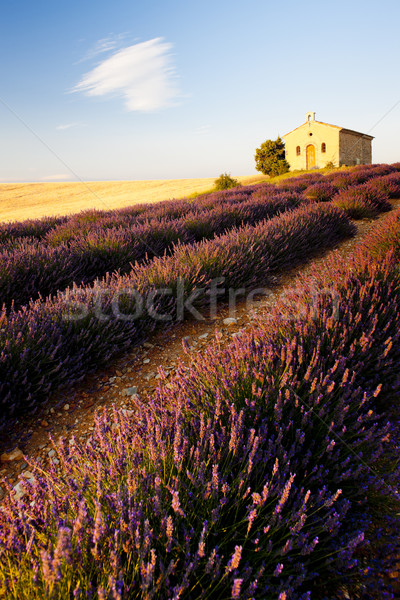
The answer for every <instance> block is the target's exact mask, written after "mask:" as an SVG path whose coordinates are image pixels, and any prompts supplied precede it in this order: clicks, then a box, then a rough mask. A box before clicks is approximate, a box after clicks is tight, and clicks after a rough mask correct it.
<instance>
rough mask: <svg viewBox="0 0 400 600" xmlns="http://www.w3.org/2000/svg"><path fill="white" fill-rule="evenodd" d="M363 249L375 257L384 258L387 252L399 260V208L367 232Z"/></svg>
mask: <svg viewBox="0 0 400 600" xmlns="http://www.w3.org/2000/svg"><path fill="white" fill-rule="evenodd" d="M362 248H363V251H364V252H366V253H368V254H370V255H371V256H373V257H374V258H375V259H382V258H384V257H385V256H386V255H387V254H388V253H389V252H391V253H392V256H393V259H394V260H396V261H399V260H400V210H396V211H393V212H392V213H391V214H390V215H389V216H388V217H387V218H386V219H385V220H384V221H383V222H382V223H379V224H378V225H377V226H376V227H374V229H373V230H372V231H371V232H370V233H369V234H368V236H367V237H366V238H365V240H364V243H363V246H362Z"/></svg>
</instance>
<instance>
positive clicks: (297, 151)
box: [296, 146, 300, 156]
mask: <svg viewBox="0 0 400 600" xmlns="http://www.w3.org/2000/svg"><path fill="white" fill-rule="evenodd" d="M296 156H300V146H296Z"/></svg>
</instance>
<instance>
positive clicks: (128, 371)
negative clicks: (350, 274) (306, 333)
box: [0, 199, 400, 498]
mask: <svg viewBox="0 0 400 600" xmlns="http://www.w3.org/2000/svg"><path fill="white" fill-rule="evenodd" d="M392 203H393V208H397V207H400V199H399V200H394V201H393V202H392ZM386 217H387V214H385V215H382V216H381V217H379V218H378V219H376V220H364V221H358V222H356V226H357V234H356V236H355V237H354V238H352V239H350V240H346V241H344V242H342V243H340V244H338V245H337V246H336V247H335V248H333V249H332V250H330V251H328V252H325V253H324V254H323V255H320V256H318V257H314V258H313V259H312V260H311V261H310V262H309V263H308V264H306V265H305V266H302V267H300V268H296V269H293V270H292V271H291V272H289V273H286V274H284V275H281V276H279V277H276V278H275V280H274V283H273V286H272V287H271V283H270V281H269V282H268V289H269V290H270V292H269V294H268V295H267V296H259V297H256V298H254V299H253V300H252V301H238V302H237V305H236V310H235V312H234V314H232V311H229V308H228V306H227V305H226V304H225V305H222V304H221V306H220V309H219V310H218V311H217V313H216V315H215V317H213V318H210V317H206V318H205V320H204V321H196V320H194V319H193V320H191V321H186V322H184V323H180V324H177V325H175V326H174V327H173V328H172V329H170V330H169V331H162V332H159V333H157V334H155V335H153V336H152V338H151V339H149V340H148V342H146V343H145V344H143V345H142V346H141V347H137V348H135V349H133V350H132V351H131V352H130V353H128V354H126V355H124V356H123V357H120V358H119V359H117V360H115V361H114V363H113V364H112V365H111V366H109V367H108V368H106V369H103V370H101V371H99V372H97V373H95V374H93V375H90V376H88V377H86V378H85V380H84V381H83V382H82V383H81V384H79V385H76V386H74V387H71V388H69V389H66V390H63V391H62V392H59V393H57V394H54V396H53V397H52V398H51V399H50V400H49V402H48V403H47V404H46V408H45V409H42V412H41V414H40V415H36V416H35V417H30V418H24V419H21V421H20V422H19V423H18V424H17V425H16V427H15V428H14V431H12V432H9V434H8V435H6V436H3V437H4V439H3V443H2V445H1V447H0V452H3V453H5V454H9V453H10V452H11V451H12V450H16V449H17V450H20V451H21V452H22V454H23V455H24V456H26V457H27V459H28V460H29V459H30V458H35V459H36V460H38V461H39V462H40V463H41V464H42V465H43V466H46V464H47V463H48V461H50V460H54V459H53V458H52V457H53V454H54V451H53V450H52V444H51V442H50V439H49V434H51V436H52V437H53V438H54V439H55V440H57V438H59V437H65V438H71V437H72V435H74V436H75V437H76V439H77V440H78V441H82V442H84V441H85V440H86V439H87V438H88V437H89V436H90V435H91V432H92V431H93V417H94V413H95V411H96V410H98V409H100V408H102V407H111V405H112V404H116V405H118V406H119V407H121V408H124V409H127V410H132V409H134V408H135V393H137V394H138V395H139V396H140V397H141V398H145V397H146V396H147V395H148V394H151V393H152V392H153V391H154V390H155V389H156V387H157V385H158V384H159V379H160V374H159V372H158V371H159V369H160V368H161V369H162V370H163V371H164V372H165V374H166V378H167V381H166V385H167V386H168V378H169V377H172V376H173V374H174V372H175V370H176V367H177V365H178V361H179V360H183V361H184V362H185V363H188V362H190V354H185V353H184V352H183V347H182V341H183V340H184V339H185V341H186V344H187V345H189V346H190V348H191V350H192V351H193V352H202V351H203V350H204V349H205V348H206V347H207V346H208V345H209V344H210V342H211V340H212V339H213V338H214V337H215V336H216V335H218V336H219V338H220V345H221V346H226V345H228V344H229V343H230V341H231V340H232V337H233V336H235V335H237V334H239V333H240V332H241V331H244V330H246V329H249V328H251V327H253V326H254V325H255V323H256V322H257V319H259V318H260V319H262V318H263V316H264V317H265V316H266V315H267V314H268V311H269V309H270V306H271V304H273V303H274V302H276V299H277V298H278V296H280V295H281V294H284V293H285V291H286V290H288V289H289V288H290V287H291V286H293V284H294V282H295V280H296V278H297V276H298V275H299V274H300V273H301V274H304V275H306V274H307V273H308V272H309V271H310V269H311V268H312V265H315V264H317V263H318V262H321V261H322V260H324V259H325V258H326V257H327V256H328V255H329V254H336V255H337V256H346V255H349V254H351V253H352V252H353V250H354V249H355V248H356V247H357V246H358V245H359V244H360V243H361V242H362V240H363V239H364V237H365V236H366V235H367V234H368V232H369V231H370V230H371V228H372V227H374V226H375V225H376V223H378V222H379V221H381V220H383V219H385V218H386ZM227 318H230V322H229V321H226V319H227ZM232 319H233V320H232ZM135 388H137V389H136V390H135ZM19 456H20V458H19V459H14V460H11V461H8V462H4V458H6V457H5V456H4V454H2V459H3V460H2V461H1V462H0V480H1V479H3V478H4V477H6V478H7V479H8V481H9V483H11V484H12V485H13V486H16V485H17V484H18V481H19V476H20V475H21V474H22V475H23V476H26V477H29V476H30V471H29V464H28V463H27V462H26V461H25V459H24V458H22V456H21V453H19ZM18 489H20V488H18ZM3 494H4V492H3V490H2V488H1V487H0V498H1V497H2V496H3Z"/></svg>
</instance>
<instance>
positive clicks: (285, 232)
mask: <svg viewBox="0 0 400 600" xmlns="http://www.w3.org/2000/svg"><path fill="white" fill-rule="evenodd" d="M393 198H400V164H397V163H396V164H395V165H367V166H360V167H354V168H351V169H346V170H337V171H336V170H334V171H332V172H330V173H328V174H327V175H322V174H320V173H308V174H304V175H301V176H299V177H295V178H291V179H287V180H284V181H282V182H281V183H280V184H278V185H272V184H267V183H262V184H259V185H253V186H240V187H237V188H233V189H232V190H228V191H225V192H215V193H212V194H206V195H203V196H199V197H198V198H196V199H188V200H179V201H178V200H177V201H170V202H160V203H155V204H151V205H142V206H133V207H131V208H125V209H121V210H115V211H108V212H101V211H88V212H83V213H79V214H77V215H72V216H68V217H57V218H47V219H42V220H38V221H27V222H25V223H24V222H22V223H10V224H5V225H2V226H0V253H1V254H0V290H1V302H2V305H3V307H2V313H1V317H0V319H1V327H0V345H1V355H0V407H1V408H0V430H3V431H5V430H6V429H7V428H10V427H12V426H13V423H15V422H16V420H17V419H18V417H19V416H21V415H33V416H35V415H38V414H40V411H41V409H42V407H43V406H45V405H46V402H47V401H48V400H49V398H50V396H51V394H52V393H53V392H55V391H56V390H59V389H63V388H66V387H68V386H71V385H73V384H75V383H77V382H79V381H80V380H81V379H82V378H83V377H84V376H85V375H87V374H88V373H95V372H96V370H98V369H99V367H100V366H101V365H106V364H109V363H110V361H112V360H113V358H114V357H116V356H119V355H120V354H121V353H123V352H125V351H127V350H128V349H129V348H132V347H134V346H136V345H138V344H140V343H142V342H143V341H145V340H147V339H150V336H151V335H152V333H153V332H155V331H157V330H160V329H162V328H171V330H172V329H173V327H174V325H175V324H176V323H177V322H178V321H180V320H183V319H193V318H196V314H201V312H202V311H209V310H210V306H211V305H212V303H213V302H216V301H217V296H218V302H227V301H228V300H229V298H230V294H231V292H232V291H233V292H235V293H236V291H237V290H239V289H240V290H242V291H243V293H246V292H248V291H251V290H254V289H256V288H260V287H262V286H266V285H272V281H273V277H274V276H275V275H276V274H282V273H285V272H286V271H288V270H289V269H292V268H293V267H299V266H301V265H304V264H305V263H306V262H309V261H310V260H311V259H312V258H313V257H315V256H316V255H321V253H322V252H325V251H327V250H329V249H331V248H333V247H335V246H337V245H338V244H339V243H340V242H341V241H343V240H346V239H350V238H351V237H352V236H354V235H355V232H356V227H355V224H354V220H356V219H366V218H368V219H372V218H375V217H377V216H378V215H379V214H382V213H384V212H389V211H391V209H392V205H391V199H393ZM399 247H400V213H399V211H392V212H391V213H390V214H388V216H387V217H386V218H385V219H384V220H383V221H382V222H381V223H380V225H379V226H377V227H376V228H373V229H372V232H371V233H370V234H369V236H368V237H367V239H366V240H365V242H364V243H363V245H362V246H361V247H360V248H359V249H358V250H357V252H355V253H354V254H353V255H352V257H351V258H350V259H346V260H341V261H338V260H336V259H327V260H326V261H325V262H323V263H321V264H319V266H318V267H315V268H314V270H313V272H312V274H311V275H309V276H307V277H305V278H303V279H302V280H301V281H300V283H299V286H298V287H297V288H296V289H297V292H296V295H295V296H294V297H293V299H292V301H293V302H292V305H296V307H297V310H296V317H295V318H294V317H291V318H288V305H287V304H285V302H284V301H283V300H282V301H278V302H277V303H276V304H275V305H274V306H273V307H272V308H271V318H270V319H268V321H266V322H265V323H263V324H259V325H258V326H257V328H254V329H253V330H251V331H249V332H248V333H245V334H242V335H241V336H238V337H237V338H236V339H235V341H234V342H233V343H232V344H231V345H230V346H229V347H226V348H222V349H221V348H220V347H219V346H218V344H217V343H215V344H211V345H210V347H209V348H208V350H207V352H206V353H204V354H203V355H201V354H196V355H194V354H193V356H192V357H191V366H190V367H189V368H187V367H184V366H183V365H182V366H181V368H180V370H179V372H178V374H177V376H176V377H174V378H173V379H170V380H169V385H168V387H167V386H166V385H163V384H161V385H160V386H159V388H158V390H157V392H156V393H155V394H154V395H153V397H152V398H151V399H150V401H149V402H142V403H140V404H139V406H138V409H137V411H136V413H135V414H134V415H129V416H128V415H127V413H126V411H122V410H120V409H119V408H118V407H115V408H114V411H113V414H112V415H110V414H108V413H107V412H104V414H98V415H97V417H96V427H95V431H94V432H93V435H92V436H91V438H90V439H89V441H88V442H87V443H86V444H81V443H78V442H77V441H76V440H72V442H71V441H70V442H69V443H68V442H67V441H64V442H60V443H59V444H58V446H57V464H56V463H54V464H53V466H51V467H50V468H49V470H48V471H43V469H42V468H41V467H40V466H39V464H36V465H32V467H31V470H32V472H33V473H34V479H32V481H31V482H27V483H25V486H26V491H27V493H26V494H25V495H23V496H22V497H17V496H16V495H15V494H14V491H13V489H12V487H11V486H8V492H9V493H8V496H7V498H6V499H5V500H4V501H3V503H2V505H1V506H0V539H1V546H0V596H1V597H4V598H7V599H8V598H10V599H15V600H19V599H29V600H31V599H32V600H36V599H37V600H39V599H42V598H46V599H60V600H64V599H68V600H69V599H71V600H74V599H76V598H81V599H83V598H89V599H93V600H94V599H97V598H98V599H100V600H105V599H107V600H117V599H119V600H126V599H131V598H132V599H134V598H137V599H143V600H144V599H146V600H147V599H151V598H159V599H165V600H167V599H168V600H173V599H178V598H182V599H196V600H197V599H200V598H207V599H214V598H215V599H221V600H222V599H230V598H232V599H235V598H236V599H251V598H254V599H260V600H263V599H271V600H272V599H279V600H289V599H298V600H300V599H301V600H305V599H307V598H313V599H318V600H319V599H322V598H343V599H344V598H348V597H354V598H364V599H368V598H391V597H395V595H394V593H395V592H393V593H392V592H391V590H390V586H389V585H388V584H387V582H386V581H385V582H384V580H383V577H382V573H385V572H387V571H389V570H390V569H392V568H394V566H393V565H392V563H391V560H392V559H393V560H395V557H396V554H398V542H397V538H396V536H394V535H392V533H391V532H392V531H395V530H396V527H398V522H397V521H396V519H397V517H396V513H398V508H399V504H398V503H399V500H400V498H399V492H398V484H399V474H400V471H399V468H400V464H399V458H398V439H399V415H398V411H397V410H396V409H397V406H396V399H397V397H398V394H399V391H400V375H399V372H400V312H399V303H400V273H399V268H398V257H399ZM299 290H301V291H299ZM316 290H317V292H318V293H317V294H316ZM349 590H350V591H351V594H352V595H351V596H349Z"/></svg>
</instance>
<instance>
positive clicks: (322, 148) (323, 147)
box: [321, 142, 326, 152]
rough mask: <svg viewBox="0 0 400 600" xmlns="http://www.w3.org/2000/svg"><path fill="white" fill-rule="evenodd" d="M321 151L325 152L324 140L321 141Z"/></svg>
mask: <svg viewBox="0 0 400 600" xmlns="http://www.w3.org/2000/svg"><path fill="white" fill-rule="evenodd" d="M321 152H326V144H325V142H323V143H322V144H321Z"/></svg>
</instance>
